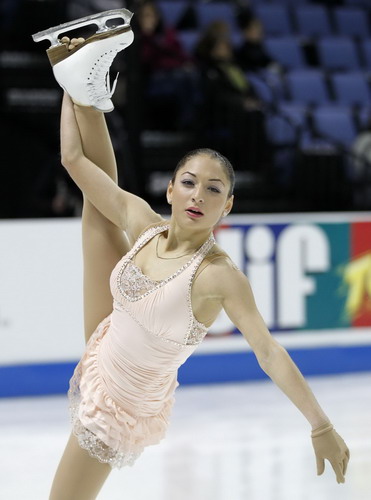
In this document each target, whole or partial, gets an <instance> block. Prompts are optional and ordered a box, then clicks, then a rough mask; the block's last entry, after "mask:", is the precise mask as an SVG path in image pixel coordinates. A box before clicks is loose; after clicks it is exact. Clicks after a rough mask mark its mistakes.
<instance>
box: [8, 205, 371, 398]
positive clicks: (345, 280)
mask: <svg viewBox="0 0 371 500" xmlns="http://www.w3.org/2000/svg"><path fill="white" fill-rule="evenodd" d="M215 237H216V240H217V242H218V244H219V245H221V246H222V248H224V249H225V250H226V251H227V252H228V254H229V255H230V256H231V258H232V260H233V261H234V262H235V264H236V265H237V266H238V267H239V268H240V269H241V271H242V272H244V273H245V274H247V275H248V277H249V280H250V283H251V286H252V289H253V291H254V296H255V299H256V302H257V305H258V308H259V310H260V312H261V314H262V316H263V318H264V320H265V322H266V324H267V326H268V328H269V329H270V331H271V332H272V334H273V335H274V336H275V337H276V338H277V340H278V341H279V342H280V343H281V344H282V345H283V346H284V347H286V348H287V350H288V351H289V353H290V354H291V355H292V357H293V359H294V361H296V362H297V364H298V366H299V368H300V369H301V370H302V371H303V373H304V374H305V375H325V374H335V373H346V372H353V371H370V370H371V352H370V350H371V307H370V304H371V288H370V287H369V286H367V283H368V281H369V276H370V275H371V214H367V213H336V214H318V213H316V214H310V213H306V214H273V215H252V216H250V215H249V216H248V215H236V216H228V217H227V218H226V219H225V223H224V224H223V225H222V226H220V227H219V228H218V229H217V231H216V232H215ZM25 249H27V251H25ZM82 309H83V307H82V257H81V221H80V220H79V219H75V218H73V219H45V220H43V219H37V220H3V221H0V340H1V349H0V397H6V396H28V395H30V396H31V395H36V394H58V393H64V392H66V390H67V386H68V380H69V378H70V376H71V374H72V371H73V367H74V366H75V364H76V360H77V359H79V358H80V356H81V353H82V352H83V349H84V340H83V338H84V335H83V321H82ZM263 378H265V374H264V372H262V370H261V369H260V367H259V365H258V363H257V361H256V359H255V356H254V355H253V353H252V352H251V350H250V349H249V347H248V345H247V343H246V341H245V339H244V338H243V336H242V335H241V334H240V333H239V332H237V331H236V330H235V328H234V326H233V325H232V323H231V321H230V320H229V318H228V317H227V316H226V314H225V313H222V314H221V315H220V316H219V317H218V319H217V320H216V322H215V323H214V325H213V326H212V328H211V329H210V332H209V334H208V336H207V338H206V339H205V340H204V342H203V343H202V344H201V345H200V346H199V347H198V349H197V351H196V352H195V354H194V355H192V356H191V357H190V359H188V360H187V362H186V363H185V365H183V366H182V367H180V369H179V382H180V383H181V384H193V383H194V384H204V383H214V382H215V383H216V382H229V381H231V382H232V381H233V382H235V381H245V380H257V379H263Z"/></svg>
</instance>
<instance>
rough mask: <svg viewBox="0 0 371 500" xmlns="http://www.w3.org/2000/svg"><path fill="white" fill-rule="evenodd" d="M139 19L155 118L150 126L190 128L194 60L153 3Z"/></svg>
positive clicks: (149, 105)
mask: <svg viewBox="0 0 371 500" xmlns="http://www.w3.org/2000/svg"><path fill="white" fill-rule="evenodd" d="M136 19H137V23H138V29H139V33H138V35H139V36H138V40H139V44H140V49H139V50H140V60H141V65H142V71H143V77H144V98H145V106H146V109H147V111H148V112H149V114H151V111H152V118H153V123H150V124H149V125H152V126H153V127H154V128H159V127H160V128H161V125H162V126H165V128H166V127H168V126H171V128H172V127H173V126H174V124H175V126H176V127H178V128H183V127H186V126H189V125H190V122H191V120H192V106H191V104H192V99H193V96H194V94H195V85H196V83H195V72H194V67H193V64H192V60H191V58H190V57H189V55H188V54H187V53H186V52H185V51H184V50H183V48H182V46H181V43H180V41H179V39H178V37H177V33H176V30H175V29H173V28H170V27H165V26H164V23H163V21H162V18H161V12H160V10H159V9H158V7H157V5H156V4H155V3H154V2H153V1H151V0H145V1H143V2H142V3H141V4H140V6H139V9H138V11H137V14H136ZM159 110H160V111H161V114H160V115H159V113H158V112H159ZM174 110H175V116H174ZM160 119H161V121H162V123H160ZM150 121H151V120H150Z"/></svg>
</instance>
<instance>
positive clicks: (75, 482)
mask: <svg viewBox="0 0 371 500" xmlns="http://www.w3.org/2000/svg"><path fill="white" fill-rule="evenodd" d="M103 14H106V13H103ZM103 14H101V16H103ZM82 21H86V20H79V21H77V22H76V23H75V24H77V23H79V22H80V24H81V22H82ZM85 24H86V22H85ZM63 26H64V28H65V27H66V25H63ZM127 27H128V23H127V22H125V24H124V27H122V26H121V27H120V26H119V27H118V28H114V29H111V30H110V29H108V30H105V31H104V30H103V35H104V37H102V36H101V33H99V34H98V33H97V35H94V37H91V38H89V39H87V40H86V41H84V40H83V39H79V40H78V39H73V40H71V41H70V40H69V39H68V38H63V39H62V42H63V43H62V44H58V45H57V46H56V49H57V50H58V51H59V55H58V54H57V56H56V59H55V58H54V63H53V61H52V64H54V67H53V69H54V73H55V75H56V76H57V79H58V81H59V83H60V84H61V85H62V86H63V87H64V88H65V89H67V90H68V92H69V94H70V96H71V97H72V99H73V101H74V102H73V101H72V100H71V97H70V96H69V95H67V93H65V94H64V97H63V104H62V112H61V155H62V164H63V165H64V167H65V168H66V169H67V171H68V172H69V174H70V176H71V177H72V179H73V180H74V181H75V182H76V184H77V185H78V186H79V187H80V189H81V190H82V192H83V195H84V207H83V215H82V235H83V257H84V319H85V332H86V340H87V347H86V350H85V353H84V355H83V357H82V359H81V361H80V363H79V364H78V366H77V367H76V370H75V373H74V375H73V377H72V379H71V385H70V390H69V396H70V401H71V412H72V421H73V432H72V434H71V437H70V439H69V441H68V444H67V446H66V449H65V451H64V454H63V456H62V459H61V461H60V464H59V467H58V469H57V472H56V475H55V478H54V482H53V485H52V489H51V494H50V499H51V500H62V499H63V500H90V499H94V498H96V496H97V494H98V492H99V490H100V488H101V487H102V485H103V483H104V481H105V479H106V478H107V476H108V474H109V472H110V470H111V467H121V466H123V465H131V464H133V463H134V461H135V460H136V458H138V456H139V455H140V454H141V452H142V451H143V449H144V447H145V446H148V445H151V444H155V443H158V442H159V441H160V440H161V439H162V438H163V437H164V435H165V432H166V429H167V426H168V419H169V415H170V412H171V407H172V404H173V393H174V390H175V388H176V387H177V385H178V382H177V370H178V368H179V366H180V365H181V364H183V363H184V362H185V361H186V359H187V358H188V357H189V356H190V355H191V353H192V352H193V351H194V350H195V349H196V347H197V345H198V344H199V343H200V342H201V341H202V339H203V338H204V336H205V335H206V333H207V329H208V327H209V326H210V325H211V324H212V323H213V321H214V320H215V318H216V317H217V315H218V313H219V312H220V310H221V309H222V308H224V309H225V311H226V312H227V314H228V316H229V317H230V318H231V320H232V321H233V323H234V324H235V325H236V326H237V328H238V329H239V330H240V331H241V333H242V335H243V336H244V337H245V339H246V340H247V342H248V343H249V344H250V346H251V347H252V349H253V350H254V353H255V355H256V357H257V359H258V362H259V364H260V366H261V367H262V369H263V370H264V371H265V373H267V374H268V375H269V376H270V377H271V379H272V380H273V381H274V382H275V383H276V384H277V386H278V387H279V388H280V389H281V390H282V391H283V392H284V393H285V394H286V395H287V396H288V397H289V398H290V400H291V401H292V402H293V403H294V404H295V405H296V406H297V408H298V409H299V410H300V411H301V412H302V414H303V415H304V417H305V418H306V419H307V420H308V422H309V424H310V425H311V427H312V443H313V446H314V451H315V455H316V459H317V471H318V474H322V472H323V470H324V459H328V460H329V461H330V463H331V465H332V467H333V469H334V471H335V473H336V478H337V481H338V482H339V483H340V482H344V475H345V472H346V468H347V463H348V460H349V451H348V448H347V446H346V444H345V443H344V441H343V440H342V438H341V437H340V436H339V435H338V434H337V433H336V431H335V430H334V429H333V426H332V424H331V422H330V420H329V418H328V417H327V416H326V415H325V413H324V412H323V410H322V409H321V407H320V406H319V404H318V402H317V400H316V399H315V397H314V395H313V393H312V392H311V390H310V388H309V387H308V385H307V383H306V381H305V380H304V378H303V376H302V375H301V373H300V371H299V370H298V368H297V367H296V366H295V364H294V363H293V361H292V360H291V358H290V357H289V355H288V353H287V352H286V350H285V349H284V348H283V347H282V346H280V345H279V344H278V343H277V342H276V340H275V339H274V338H273V337H272V336H271V335H270V333H269V331H268V330H267V328H266V326H265V324H264V321H263V320H262V317H261V316H260V314H259V312H258V310H257V308H256V305H255V302H254V298H253V294H252V291H251V289H250V286H249V283H248V280H247V278H246V277H245V275H244V274H243V273H242V272H241V271H239V270H238V269H237V268H236V266H235V265H234V264H233V263H232V262H231V260H230V258H229V257H228V255H227V254H226V253H225V252H224V251H223V250H222V249H221V248H220V247H219V246H218V245H217V244H216V243H215V240H214V238H213V229H214V228H215V226H216V225H217V224H218V222H219V220H220V219H221V218H222V217H224V216H226V215H227V214H228V213H229V212H230V210H231V209H232V204H233V185H234V174H233V169H232V166H231V165H230V163H229V161H228V160H227V159H226V158H225V157H223V156H222V155H220V154H219V153H217V152H215V151H213V150H209V149H203V150H197V151H192V152H190V153H189V154H187V155H186V156H185V157H184V158H183V159H181V160H180V162H179V163H178V165H177V167H176V169H175V172H174V176H173V178H172V180H171V181H170V182H169V185H168V189H167V200H168V203H169V204H170V205H171V206H172V213H171V218H170V220H168V221H167V220H164V219H163V218H162V217H161V216H160V215H159V214H157V213H155V212H154V211H153V210H152V209H151V207H150V206H149V205H148V204H147V203H146V202H145V201H144V200H143V199H141V198H139V197H137V196H135V195H133V194H131V193H129V192H126V191H124V190H122V189H120V188H119V187H118V185H117V172H116V164H115V157H114V153H113V150H112V145H111V142H110V138H109V134H108V131H107V127H106V123H105V119H104V116H103V114H102V112H101V110H106V111H107V110H109V109H112V103H111V102H110V97H111V95H112V92H111V91H110V90H109V85H108V83H107V81H106V72H107V63H106V62H104V63H102V62H101V61H104V60H105V58H106V57H111V56H109V55H108V56H107V54H109V51H110V50H111V51H113V52H115V51H116V52H115V53H117V52H118V51H119V50H122V47H123V46H127V45H128V44H129V43H130V36H131V39H132V35H131V32H130V29H127ZM51 31H52V30H48V33H49V35H50V32H51ZM55 31H56V29H54V32H55ZM61 31H62V30H60V32H61ZM54 32H53V33H54ZM107 41H108V42H109V43H110V44H111V48H108V49H107V46H106V45H105V44H107V43H108V42H107ZM102 47H103V48H102ZM52 49H53V47H52ZM52 49H49V50H52ZM61 54H62V56H61ZM92 54H93V55H94V57H93V56H92ZM102 54H103V55H102ZM54 56H55V50H54V49H53V50H52V54H50V58H51V59H53V57H54ZM89 57H90V59H89ZM57 59H58V60H59V61H60V62H61V63H62V64H60V65H59V62H58V61H57V62H55V61H56V60H57ZM86 59H89V61H90V62H89V64H90V66H91V70H92V71H91V72H89V71H88V72H86V68H87V64H86ZM93 60H94V61H95V62H94V63H93V62H92V61H93ZM64 62H66V64H65V65H64ZM58 65H59V66H60V67H59V68H57V69H56V66H58ZM100 65H101V66H100ZM94 71H95V72H96V73H94ZM89 73H90V75H91V74H92V73H93V78H95V79H96V80H95V83H94V85H93V86H92V87H91V86H89V82H88V83H87V80H86V79H85V78H83V77H82V76H81V75H85V74H88V75H89ZM99 74H100V75H101V80H100V81H99V78H98V76H99ZM97 75H98V76H97ZM90 81H91V80H90ZM112 269H113V271H112ZM112 303H113V305H112Z"/></svg>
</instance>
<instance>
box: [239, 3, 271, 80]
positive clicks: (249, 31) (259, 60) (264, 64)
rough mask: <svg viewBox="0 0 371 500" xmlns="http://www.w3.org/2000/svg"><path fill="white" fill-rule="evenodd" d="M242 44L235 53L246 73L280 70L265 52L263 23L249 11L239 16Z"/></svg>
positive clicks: (245, 10) (241, 12) (240, 13)
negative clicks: (261, 70)
mask: <svg viewBox="0 0 371 500" xmlns="http://www.w3.org/2000/svg"><path fill="white" fill-rule="evenodd" d="M237 24H238V26H239V28H240V30H241V35H242V42H241V44H240V45H239V46H238V47H237V49H236V51H235V56H236V60H237V62H238V64H239V65H240V66H241V68H242V69H243V70H244V71H258V70H260V69H278V68H279V65H278V63H276V62H275V61H274V60H273V59H272V58H271V57H270V56H269V55H268V54H267V52H266V51H265V48H264V44H263V41H264V29H263V25H262V23H261V21H260V20H259V19H257V18H256V17H255V16H254V14H253V13H252V12H251V11H250V10H249V9H242V10H241V11H240V12H239V14H238V15H237Z"/></svg>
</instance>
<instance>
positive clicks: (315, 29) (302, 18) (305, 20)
mask: <svg viewBox="0 0 371 500" xmlns="http://www.w3.org/2000/svg"><path fill="white" fill-rule="evenodd" d="M294 12H295V18H296V27H297V31H298V34H300V35H304V36H308V37H319V36H330V35H331V34H332V29H331V25H330V19H329V15H328V11H327V9H326V8H325V7H323V6H322V5H299V6H297V7H296V8H295V9H294Z"/></svg>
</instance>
